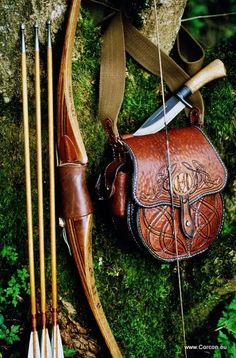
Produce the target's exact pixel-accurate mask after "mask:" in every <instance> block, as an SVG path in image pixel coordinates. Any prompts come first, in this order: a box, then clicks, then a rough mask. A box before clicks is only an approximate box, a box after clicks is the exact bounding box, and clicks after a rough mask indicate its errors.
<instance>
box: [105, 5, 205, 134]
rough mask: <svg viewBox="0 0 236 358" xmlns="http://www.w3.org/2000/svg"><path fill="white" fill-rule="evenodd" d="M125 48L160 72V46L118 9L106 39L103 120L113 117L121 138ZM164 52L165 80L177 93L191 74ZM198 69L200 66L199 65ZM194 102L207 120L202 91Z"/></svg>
mask: <svg viewBox="0 0 236 358" xmlns="http://www.w3.org/2000/svg"><path fill="white" fill-rule="evenodd" d="M125 51H127V52H128V53H129V55H130V56H132V57H133V58H134V59H135V60H136V61H137V62H138V63H139V64H140V65H141V66H143V67H144V68H145V69H146V70H147V71H149V72H150V73H152V74H154V75H157V76H159V75H160V65H159V60H158V47H157V46H156V45H154V44H153V43H152V42H151V41H150V40H148V39H147V38H146V37H145V36H143V35H142V34H141V33H140V31H138V30H137V29H136V28H135V27H134V26H133V25H131V24H130V22H129V21H128V20H127V19H126V18H124V17H123V16H122V14H121V13H120V12H118V13H117V14H116V15H115V16H114V18H113V19H112V21H111V23H110V25H109V26H108V28H107V30H106V32H105V34H104V38H103V47H102V55H101V70H100V93H99V117H100V120H101V121H102V122H104V121H105V120H106V119H108V118H109V119H110V120H111V121H112V127H113V128H112V129H113V132H114V134H115V136H116V137H119V132H118V128H117V120H118V115H119V111H120V107H121V104H122V101H123V96H124V88H125V62H126V61H125ZM161 54H162V68H163V75H164V80H165V81H166V83H167V85H168V87H169V88H170V90H171V91H173V92H174V91H176V90H177V89H178V88H179V87H181V86H182V85H183V84H184V83H185V82H186V81H187V80H188V79H189V75H188V74H187V72H185V71H184V70H183V69H182V68H181V67H180V66H179V65H178V64H177V63H176V62H175V61H174V60H173V59H172V58H171V57H169V56H168V55H166V54H165V53H164V52H163V51H161ZM182 58H183V57H182ZM194 63H195V61H194ZM199 63H200V62H199ZM199 63H198V66H199ZM188 64H189V68H192V67H191V65H190V61H189V59H188ZM196 70H197V66H195V71H196ZM191 74H192V73H191ZM190 101H191V103H192V104H193V105H194V106H196V107H198V108H199V110H200V113H201V117H202V119H203V117H204V103H203V99H202V96H201V94H200V92H199V91H197V92H196V93H194V94H193V95H192V96H191V99H190Z"/></svg>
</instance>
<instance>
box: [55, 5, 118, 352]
mask: <svg viewBox="0 0 236 358" xmlns="http://www.w3.org/2000/svg"><path fill="white" fill-rule="evenodd" d="M80 3H81V1H80V0H73V1H72V3H71V10H70V14H69V19H68V25H67V30H66V35H65V42H64V48H63V52H62V59H61V68H60V73H59V81H58V103H57V146H58V155H59V158H58V159H59V163H58V164H59V168H58V169H59V176H60V182H61V202H62V208H63V217H64V223H65V228H66V232H67V236H68V239H69V243H70V247H71V249H72V253H73V256H74V259H75V263H76V266H77V269H78V271H79V274H80V277H81V281H82V285H83V289H84V292H85V294H86V297H87V300H88V303H89V305H90V307H91V310H92V312H93V315H94V317H95V319H96V321H97V324H98V326H99V329H100V331H101V333H102V336H103V338H104V340H105V343H106V345H107V347H108V349H109V351H110V353H111V356H112V357H122V355H121V352H120V350H119V347H118V345H117V343H116V340H115V338H114V336H113V334H112V332H111V329H110V327H109V324H108V322H107V319H106V316H105V314H104V311H103V309H102V305H101V302H100V299H99V296H98V292H97V289H96V284H95V277H94V272H93V258H92V205H91V201H90V197H89V194H88V191H87V186H86V173H85V172H86V166H87V162H88V159H87V154H86V150H85V147H84V144H83V140H82V137H81V134H80V130H79V126H78V121H77V116H76V112H75V108H74V101H73V94H72V78H71V62H72V51H73V45H74V38H75V32H76V25H77V18H78V16H79V11H80Z"/></svg>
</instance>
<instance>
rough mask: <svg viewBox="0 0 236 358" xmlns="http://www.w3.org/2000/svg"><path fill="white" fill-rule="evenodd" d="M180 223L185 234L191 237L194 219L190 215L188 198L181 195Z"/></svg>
mask: <svg viewBox="0 0 236 358" xmlns="http://www.w3.org/2000/svg"><path fill="white" fill-rule="evenodd" d="M180 203H181V225H182V229H183V232H184V234H185V236H186V237H187V238H189V239H191V238H192V237H193V235H194V220H193V218H192V216H191V212H190V205H189V198H188V196H187V197H185V198H184V197H181V198H180Z"/></svg>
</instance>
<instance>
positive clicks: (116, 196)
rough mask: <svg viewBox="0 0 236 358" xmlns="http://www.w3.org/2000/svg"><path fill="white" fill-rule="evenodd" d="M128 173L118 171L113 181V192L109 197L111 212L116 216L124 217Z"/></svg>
mask: <svg viewBox="0 0 236 358" xmlns="http://www.w3.org/2000/svg"><path fill="white" fill-rule="evenodd" d="M127 188H128V173H125V172H122V171H120V172H118V173H117V175H116V178H115V182H114V192H113V195H112V196H111V199H110V206H111V211H112V214H113V215H114V216H116V217H118V218H123V217H125V214H126V203H127Z"/></svg>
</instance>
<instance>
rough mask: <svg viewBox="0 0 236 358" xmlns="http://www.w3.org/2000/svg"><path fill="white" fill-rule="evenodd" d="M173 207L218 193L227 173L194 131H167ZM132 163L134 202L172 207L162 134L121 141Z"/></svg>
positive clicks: (191, 128)
mask: <svg viewBox="0 0 236 358" xmlns="http://www.w3.org/2000/svg"><path fill="white" fill-rule="evenodd" d="M168 140H169V148H170V157H171V165H172V168H171V173H172V182H173V199H174V205H175V206H178V207H180V198H181V197H182V196H186V195H188V197H189V203H190V204H191V203H193V202H194V201H196V200H199V199H200V198H201V197H202V196H205V195H209V194H214V193H217V192H220V191H221V190H222V189H223V188H224V186H225V184H226V180H227V171H226V168H225V166H224V164H223V162H222V161H221V159H220V157H219V155H218V153H217V152H216V151H215V149H214V147H213V146H212V144H211V143H210V141H209V140H208V139H207V137H206V136H205V135H204V134H203V132H202V131H201V130H200V129H199V128H197V127H189V128H180V129H171V130H169V131H168ZM124 143H125V146H126V148H127V150H128V151H129V152H130V155H131V157H132V160H133V162H134V172H133V179H132V180H133V198H134V200H135V201H136V202H137V204H138V205H140V206H145V207H153V206H156V205H160V204H167V205H170V204H171V195H170V188H169V175H168V163H167V155H166V153H167V150H166V135H165V131H161V132H158V133H156V134H151V135H146V136H140V137H139V136H137V137H134V136H133V137H130V138H127V139H125V140H124Z"/></svg>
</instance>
